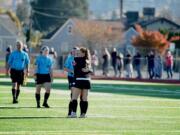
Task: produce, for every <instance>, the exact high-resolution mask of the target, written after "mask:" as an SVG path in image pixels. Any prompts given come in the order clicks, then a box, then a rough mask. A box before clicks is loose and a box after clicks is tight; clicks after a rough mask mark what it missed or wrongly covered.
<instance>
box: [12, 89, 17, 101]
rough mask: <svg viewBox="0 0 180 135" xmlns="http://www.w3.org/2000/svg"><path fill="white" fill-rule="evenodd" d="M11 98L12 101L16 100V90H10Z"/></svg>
mask: <svg viewBox="0 0 180 135" xmlns="http://www.w3.org/2000/svg"><path fill="white" fill-rule="evenodd" d="M12 96H13V100H16V90H15V89H12Z"/></svg>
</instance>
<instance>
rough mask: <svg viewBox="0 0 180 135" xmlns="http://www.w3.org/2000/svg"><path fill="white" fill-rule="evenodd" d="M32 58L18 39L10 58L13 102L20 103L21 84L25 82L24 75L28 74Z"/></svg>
mask: <svg viewBox="0 0 180 135" xmlns="http://www.w3.org/2000/svg"><path fill="white" fill-rule="evenodd" d="M29 63H30V59H29V56H28V54H27V53H26V52H24V51H23V43H22V42H21V41H17V50H15V51H14V52H12V53H11V55H10V56H9V60H8V67H9V69H10V74H11V80H12V96H13V104H15V103H18V96H19V94H20V86H21V85H22V84H23V82H24V76H28V73H29Z"/></svg>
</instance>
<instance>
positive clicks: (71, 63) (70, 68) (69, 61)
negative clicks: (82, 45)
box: [64, 47, 79, 116]
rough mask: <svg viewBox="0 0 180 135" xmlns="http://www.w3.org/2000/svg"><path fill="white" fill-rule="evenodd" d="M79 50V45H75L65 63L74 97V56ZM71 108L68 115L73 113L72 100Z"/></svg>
mask: <svg viewBox="0 0 180 135" xmlns="http://www.w3.org/2000/svg"><path fill="white" fill-rule="evenodd" d="M78 50H79V48H78V47H74V48H73V49H72V50H71V53H70V54H69V55H68V57H67V59H66V61H65V64H64V71H66V72H67V78H68V83H69V89H70V90H71V98H72V87H73V85H74V84H75V78H74V64H75V63H74V57H75V55H76V54H77V51H78ZM68 107H69V110H68V116H70V115H71V112H72V102H70V103H69V106H68Z"/></svg>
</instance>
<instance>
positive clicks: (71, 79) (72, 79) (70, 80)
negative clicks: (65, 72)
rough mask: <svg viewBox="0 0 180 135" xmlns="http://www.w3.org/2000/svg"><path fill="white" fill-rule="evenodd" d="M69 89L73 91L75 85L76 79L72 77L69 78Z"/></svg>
mask: <svg viewBox="0 0 180 135" xmlns="http://www.w3.org/2000/svg"><path fill="white" fill-rule="evenodd" d="M68 83H69V89H71V88H72V87H73V86H74V84H75V78H74V77H72V76H68Z"/></svg>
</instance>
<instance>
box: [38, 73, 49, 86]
mask: <svg viewBox="0 0 180 135" xmlns="http://www.w3.org/2000/svg"><path fill="white" fill-rule="evenodd" d="M50 82H51V76H50V74H36V84H44V83H50Z"/></svg>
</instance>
